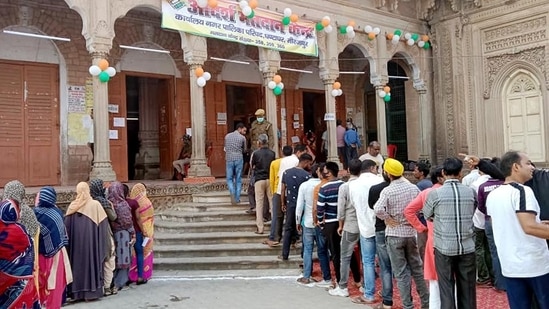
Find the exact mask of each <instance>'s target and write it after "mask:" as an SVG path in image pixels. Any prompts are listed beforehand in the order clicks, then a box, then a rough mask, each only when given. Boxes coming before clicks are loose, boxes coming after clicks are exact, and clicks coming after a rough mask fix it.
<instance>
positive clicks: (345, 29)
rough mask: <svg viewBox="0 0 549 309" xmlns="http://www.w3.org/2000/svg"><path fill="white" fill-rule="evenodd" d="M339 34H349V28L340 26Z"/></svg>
mask: <svg viewBox="0 0 549 309" xmlns="http://www.w3.org/2000/svg"><path fill="white" fill-rule="evenodd" d="M339 33H341V34H347V27H346V26H340V27H339Z"/></svg>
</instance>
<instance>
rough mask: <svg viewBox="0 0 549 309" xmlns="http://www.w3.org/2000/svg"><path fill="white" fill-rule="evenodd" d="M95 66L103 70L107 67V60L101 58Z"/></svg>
mask: <svg viewBox="0 0 549 309" xmlns="http://www.w3.org/2000/svg"><path fill="white" fill-rule="evenodd" d="M97 66H98V67H99V68H100V69H101V71H105V70H106V69H108V68H109V62H108V61H107V60H105V59H101V60H99V62H98V63H97Z"/></svg>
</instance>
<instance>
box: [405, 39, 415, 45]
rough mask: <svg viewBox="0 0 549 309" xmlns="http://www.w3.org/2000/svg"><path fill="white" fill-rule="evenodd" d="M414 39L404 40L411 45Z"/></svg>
mask: <svg viewBox="0 0 549 309" xmlns="http://www.w3.org/2000/svg"><path fill="white" fill-rule="evenodd" d="M414 43H415V42H414V39H408V41H406V44H408V46H412V45H414Z"/></svg>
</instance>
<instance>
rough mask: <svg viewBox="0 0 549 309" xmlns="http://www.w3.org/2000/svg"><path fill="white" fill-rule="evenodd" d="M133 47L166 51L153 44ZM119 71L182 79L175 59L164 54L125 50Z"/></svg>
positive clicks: (141, 44) (139, 43)
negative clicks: (171, 76)
mask: <svg viewBox="0 0 549 309" xmlns="http://www.w3.org/2000/svg"><path fill="white" fill-rule="evenodd" d="M132 46H135V47H144V48H151V49H159V50H164V48H163V47H162V46H160V45H159V44H156V43H153V42H137V43H134V44H133V45H132ZM116 68H117V70H118V71H132V72H143V73H153V74H162V75H173V76H175V77H181V72H180V71H179V69H178V68H177V65H176V63H175V61H174V59H173V58H172V57H171V56H170V55H169V54H164V53H144V52H141V51H138V50H131V49H128V50H125V51H124V53H123V54H122V57H121V59H120V61H119V62H118V63H117V65H116Z"/></svg>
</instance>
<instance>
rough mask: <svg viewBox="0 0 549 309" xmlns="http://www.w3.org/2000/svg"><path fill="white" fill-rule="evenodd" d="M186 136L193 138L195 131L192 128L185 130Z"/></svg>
mask: <svg viewBox="0 0 549 309" xmlns="http://www.w3.org/2000/svg"><path fill="white" fill-rule="evenodd" d="M185 134H187V135H188V136H193V129H192V128H186V129H185Z"/></svg>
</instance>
